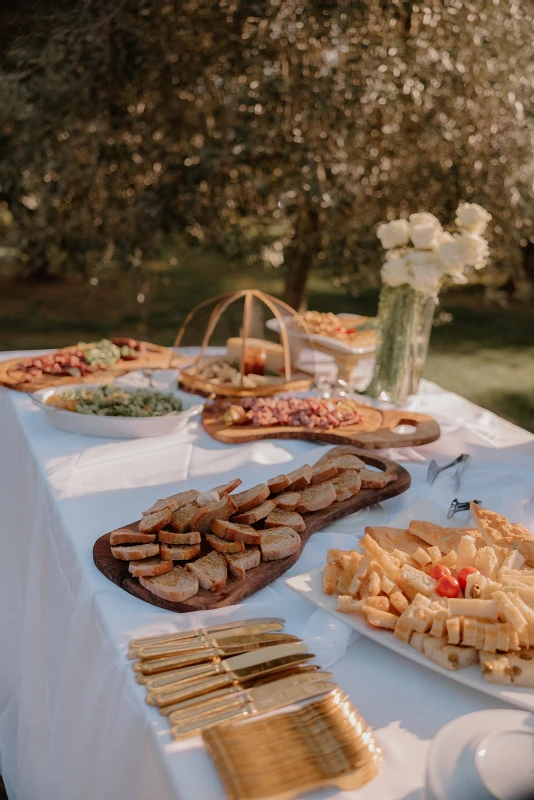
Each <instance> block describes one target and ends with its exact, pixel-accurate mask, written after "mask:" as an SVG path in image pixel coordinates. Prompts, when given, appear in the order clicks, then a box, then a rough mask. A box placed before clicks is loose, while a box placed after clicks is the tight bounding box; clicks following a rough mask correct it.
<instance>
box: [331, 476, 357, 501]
mask: <svg viewBox="0 0 534 800" xmlns="http://www.w3.org/2000/svg"><path fill="white" fill-rule="evenodd" d="M331 483H332V486H333V487H334V489H335V491H336V500H337V501H338V502H341V501H342V500H348V499H349V497H352V496H353V495H355V494H357V493H358V492H359V491H360V487H361V485H362V479H361V478H360V473H359V472H356V470H354V469H347V470H345V472H342V473H341V475H337V476H336V477H334V478H332V481H331Z"/></svg>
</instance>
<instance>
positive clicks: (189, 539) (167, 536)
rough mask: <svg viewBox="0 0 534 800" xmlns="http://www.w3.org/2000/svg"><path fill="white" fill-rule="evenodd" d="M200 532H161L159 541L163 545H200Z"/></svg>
mask: <svg viewBox="0 0 534 800" xmlns="http://www.w3.org/2000/svg"><path fill="white" fill-rule="evenodd" d="M201 538H202V537H201V536H200V531H189V533H174V531H160V532H159V533H158V539H159V541H160V542H163V544H182V545H184V544H200V540H201Z"/></svg>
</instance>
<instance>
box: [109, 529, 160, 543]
mask: <svg viewBox="0 0 534 800" xmlns="http://www.w3.org/2000/svg"><path fill="white" fill-rule="evenodd" d="M155 541H156V534H155V533H139V531H138V530H137V526H135V527H132V528H117V530H115V531H111V533H110V534H109V543H110V544H151V543H152V542H155Z"/></svg>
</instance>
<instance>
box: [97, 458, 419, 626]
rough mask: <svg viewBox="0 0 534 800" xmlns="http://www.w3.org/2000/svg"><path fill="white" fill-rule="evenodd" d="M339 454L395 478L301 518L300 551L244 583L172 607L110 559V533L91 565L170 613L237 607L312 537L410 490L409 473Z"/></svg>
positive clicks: (382, 461) (258, 569)
mask: <svg viewBox="0 0 534 800" xmlns="http://www.w3.org/2000/svg"><path fill="white" fill-rule="evenodd" d="M331 452H333V451H332V450H329V453H328V454H330V453H331ZM339 453H340V454H341V453H353V454H354V455H356V456H359V458H361V459H362V460H363V461H365V463H366V464H369V465H371V466H372V467H376V468H377V469H379V470H381V471H382V472H385V473H386V474H388V475H395V476H396V477H395V480H393V481H392V482H391V483H389V484H388V485H387V486H384V488H382V489H362V490H360V491H359V492H358V493H357V494H356V495H355V496H354V497H351V498H349V499H348V500H343V501H341V502H334V503H332V504H331V505H330V506H329V507H328V508H325V509H322V510H321V511H312V512H310V513H308V514H302V517H303V518H304V521H305V523H306V529H305V531H304V532H303V533H301V534H300V538H301V540H302V547H301V549H300V550H299V551H298V552H297V553H295V554H294V555H292V556H288V557H287V558H283V559H280V560H279V561H262V562H261V563H260V565H259V566H258V567H256V568H255V569H251V570H249V571H248V572H247V573H246V577H245V578H244V579H243V580H236V579H235V578H233V577H232V576H231V575H230V574H229V576H228V583H227V585H226V586H225V587H224V589H222V590H221V591H220V592H210V591H208V590H206V589H200V590H199V592H198V593H197V594H196V595H195V596H194V597H191V598H190V599H189V600H185V601H184V602H182V603H172V602H169V601H167V600H162V599H161V598H160V597H157V596H156V595H154V594H152V593H151V592H149V591H148V590H147V589H145V588H144V587H143V586H141V584H140V583H139V581H138V580H137V578H133V577H132V576H131V575H130V573H129V572H128V562H127V561H119V560H118V559H116V558H114V557H113V555H112V553H111V547H110V544H109V533H106V534H105V535H104V536H101V537H100V539H97V541H96V542H95V544H94V547H93V559H94V562H95V564H96V566H97V567H98V569H99V570H100V572H102V573H103V574H104V575H105V576H106V578H109V580H110V581H113V583H116V584H117V586H120V587H121V589H124V590H125V591H127V592H129V593H130V594H133V595H135V597H139V598H140V599H141V600H145V601H146V602H147V603H151V604H152V605H153V606H159V607H160V608H166V609H167V610H169V611H179V612H187V611H206V610H209V609H211V608H222V607H224V606H231V605H234V604H235V603H239V602H240V601H241V600H243V598H245V597H248V596H249V595H251V594H254V592H257V591H258V590H259V589H263V588H264V587H265V586H268V585H269V584H270V583H272V582H273V581H274V580H276V578H279V577H280V575H283V574H284V572H286V570H288V569H289V568H290V567H292V566H293V564H294V563H295V562H296V561H297V560H298V558H299V556H300V554H301V553H302V549H303V547H304V545H305V544H306V542H307V541H308V539H309V538H310V536H311V535H312V533H315V532H316V531H319V530H322V529H323V528H324V527H326V526H327V525H329V524H330V523H331V522H333V521H334V520H336V519H339V518H340V517H346V516H347V515H348V514H354V513H355V512H356V511H359V510H360V509H362V508H367V506H372V505H375V503H380V502H381V501H382V500H385V499H386V498H388V497H395V496H396V495H398V494H402V492H405V491H406V490H407V489H408V488H409V486H410V480H411V479H410V474H409V472H407V471H406V470H405V469H404V468H403V467H401V466H400V465H399V464H396V463H395V462H394V461H390V460H389V459H387V458H382V457H380V456H377V455H370V454H369V453H367V452H364V451H361V450H357V449H356V448H355V447H347V446H344V447H340V448H339ZM319 460H321V459H319ZM132 525H137V522H135V523H132ZM202 548H203V549H202V553H201V555H205V554H206V553H207V552H208V551H209V550H210V549H211V548H210V547H209V545H208V544H207V542H206V540H205V538H203V543H202Z"/></svg>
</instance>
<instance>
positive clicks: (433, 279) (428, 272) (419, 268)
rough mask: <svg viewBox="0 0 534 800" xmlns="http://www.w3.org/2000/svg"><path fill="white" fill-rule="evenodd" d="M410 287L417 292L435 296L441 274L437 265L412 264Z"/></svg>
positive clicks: (438, 288) (439, 284)
mask: <svg viewBox="0 0 534 800" xmlns="http://www.w3.org/2000/svg"><path fill="white" fill-rule="evenodd" d="M412 274H413V278H412V281H411V285H412V286H413V288H414V289H415V290H416V291H418V292H424V294H430V295H436V294H438V292H439V290H440V287H441V273H440V270H439V269H438V266H437V264H435V263H429V264H414V266H413V267H412Z"/></svg>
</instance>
